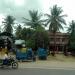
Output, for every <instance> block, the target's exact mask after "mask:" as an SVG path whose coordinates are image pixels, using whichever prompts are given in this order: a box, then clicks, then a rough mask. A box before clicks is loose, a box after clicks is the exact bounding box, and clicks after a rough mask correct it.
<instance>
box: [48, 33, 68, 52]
mask: <svg viewBox="0 0 75 75" xmlns="http://www.w3.org/2000/svg"><path fill="white" fill-rule="evenodd" d="M49 36H50V37H49V38H50V42H49V44H50V45H49V50H50V51H52V50H53V49H54V47H55V45H54V43H55V42H56V48H55V51H56V52H57V53H58V52H62V51H66V50H67V49H68V41H69V39H68V38H69V34H67V33H60V32H57V33H56V37H54V34H53V33H49ZM54 39H56V41H55V42H54Z"/></svg>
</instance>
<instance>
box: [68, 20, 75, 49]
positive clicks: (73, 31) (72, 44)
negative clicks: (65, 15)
mask: <svg viewBox="0 0 75 75" xmlns="http://www.w3.org/2000/svg"><path fill="white" fill-rule="evenodd" d="M68 32H69V34H70V35H69V48H70V49H73V50H74V49H75V21H74V20H72V22H71V23H70V26H69V28H68Z"/></svg>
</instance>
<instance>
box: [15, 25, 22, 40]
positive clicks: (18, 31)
mask: <svg viewBox="0 0 75 75" xmlns="http://www.w3.org/2000/svg"><path fill="white" fill-rule="evenodd" d="M21 32H22V27H21V25H20V24H19V25H18V27H17V28H16V32H15V34H16V37H17V39H22V34H21Z"/></svg>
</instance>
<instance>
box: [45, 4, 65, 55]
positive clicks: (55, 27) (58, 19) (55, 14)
mask: <svg viewBox="0 0 75 75" xmlns="http://www.w3.org/2000/svg"><path fill="white" fill-rule="evenodd" d="M62 12H63V10H62V9H61V7H57V5H54V6H53V8H51V14H45V15H46V16H47V19H46V25H49V31H50V32H52V33H53V34H54V49H53V55H54V54H55V50H56V32H58V31H60V29H63V27H62V24H66V22H65V20H64V17H65V16H66V15H62Z"/></svg>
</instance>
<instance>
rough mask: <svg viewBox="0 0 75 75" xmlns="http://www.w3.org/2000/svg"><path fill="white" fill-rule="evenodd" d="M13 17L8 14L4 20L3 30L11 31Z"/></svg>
mask: <svg viewBox="0 0 75 75" xmlns="http://www.w3.org/2000/svg"><path fill="white" fill-rule="evenodd" d="M14 20H15V18H14V17H13V16H10V15H8V16H7V17H6V18H5V19H4V21H3V24H4V31H5V32H8V33H13V24H14Z"/></svg>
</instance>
